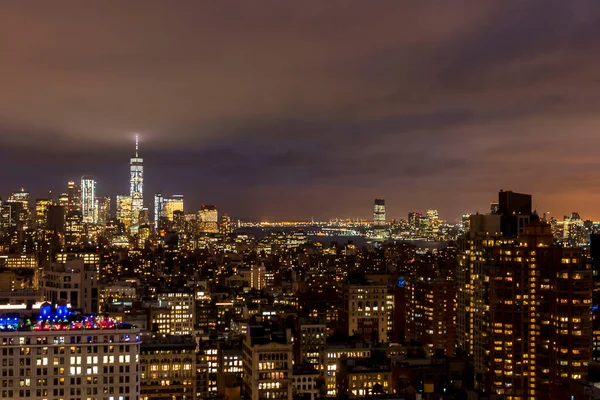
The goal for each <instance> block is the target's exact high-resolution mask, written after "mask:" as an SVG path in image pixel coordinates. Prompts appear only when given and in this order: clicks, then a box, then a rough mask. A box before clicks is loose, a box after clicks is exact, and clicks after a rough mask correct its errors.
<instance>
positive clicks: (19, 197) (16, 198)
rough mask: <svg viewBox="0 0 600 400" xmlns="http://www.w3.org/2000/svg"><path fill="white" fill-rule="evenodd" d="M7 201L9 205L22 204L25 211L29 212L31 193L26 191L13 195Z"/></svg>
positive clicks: (22, 190)
mask: <svg viewBox="0 0 600 400" xmlns="http://www.w3.org/2000/svg"><path fill="white" fill-rule="evenodd" d="M6 201H7V202H8V203H21V204H23V208H24V209H27V210H29V192H26V191H25V189H21V191H20V192H14V193H12V194H11V195H10V196H9V197H8V200H6Z"/></svg>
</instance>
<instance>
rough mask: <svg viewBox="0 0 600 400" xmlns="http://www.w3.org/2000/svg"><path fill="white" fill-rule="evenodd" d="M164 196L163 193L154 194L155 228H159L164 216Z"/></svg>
mask: <svg viewBox="0 0 600 400" xmlns="http://www.w3.org/2000/svg"><path fill="white" fill-rule="evenodd" d="M164 200H165V198H164V196H163V195H162V193H155V194H154V229H158V228H159V222H160V218H161V217H163V216H164V215H163V212H164V211H163V208H164Z"/></svg>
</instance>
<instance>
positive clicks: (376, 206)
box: [373, 199, 386, 238]
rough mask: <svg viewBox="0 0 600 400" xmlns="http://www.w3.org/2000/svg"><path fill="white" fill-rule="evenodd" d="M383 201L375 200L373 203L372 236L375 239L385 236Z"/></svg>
mask: <svg viewBox="0 0 600 400" xmlns="http://www.w3.org/2000/svg"><path fill="white" fill-rule="evenodd" d="M385 231H386V227H385V200H384V199H375V202H374V203H373V234H374V235H375V237H379V238H382V237H384V236H385V233H386V232H385Z"/></svg>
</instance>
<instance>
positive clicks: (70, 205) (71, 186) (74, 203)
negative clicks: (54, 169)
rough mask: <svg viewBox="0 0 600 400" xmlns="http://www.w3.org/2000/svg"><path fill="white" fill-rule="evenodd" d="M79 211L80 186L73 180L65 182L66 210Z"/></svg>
mask: <svg viewBox="0 0 600 400" xmlns="http://www.w3.org/2000/svg"><path fill="white" fill-rule="evenodd" d="M72 211H81V188H80V187H79V185H78V184H76V183H75V182H74V181H69V183H68V184H67V212H72Z"/></svg>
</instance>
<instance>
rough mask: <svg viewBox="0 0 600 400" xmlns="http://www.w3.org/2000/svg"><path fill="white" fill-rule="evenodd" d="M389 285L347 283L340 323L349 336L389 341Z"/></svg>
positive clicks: (344, 290) (344, 289)
mask: <svg viewBox="0 0 600 400" xmlns="http://www.w3.org/2000/svg"><path fill="white" fill-rule="evenodd" d="M387 292H388V290H387V285H380V284H374V283H370V282H361V283H346V284H345V285H344V288H343V293H342V295H343V298H342V313H341V315H340V322H341V323H342V326H343V328H344V330H345V332H346V334H347V335H348V336H352V335H354V334H358V335H359V336H360V337H362V338H363V339H366V340H375V341H380V342H387V341H388V321H387V320H388V315H387V312H386V309H387Z"/></svg>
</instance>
